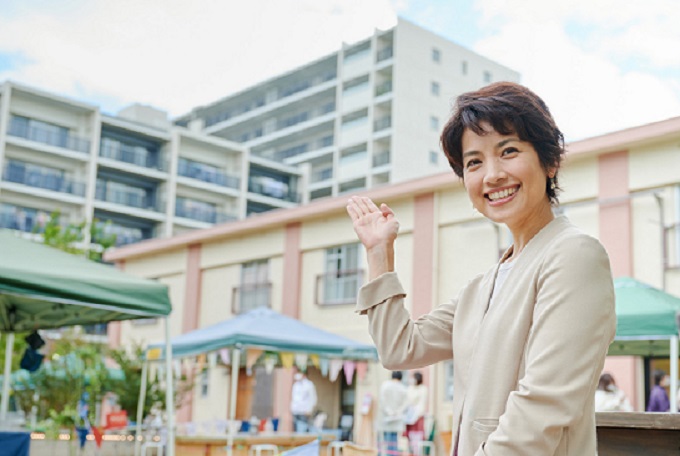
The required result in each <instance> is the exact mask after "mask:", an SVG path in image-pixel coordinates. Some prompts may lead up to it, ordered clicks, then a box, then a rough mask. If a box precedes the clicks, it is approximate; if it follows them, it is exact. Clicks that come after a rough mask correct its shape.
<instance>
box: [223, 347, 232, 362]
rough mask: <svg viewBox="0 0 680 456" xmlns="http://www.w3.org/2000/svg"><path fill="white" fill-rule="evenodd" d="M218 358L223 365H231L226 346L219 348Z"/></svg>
mask: <svg viewBox="0 0 680 456" xmlns="http://www.w3.org/2000/svg"><path fill="white" fill-rule="evenodd" d="M220 360H221V361H222V364H224V365H225V366H229V365H231V356H229V349H228V348H223V349H221V350H220Z"/></svg>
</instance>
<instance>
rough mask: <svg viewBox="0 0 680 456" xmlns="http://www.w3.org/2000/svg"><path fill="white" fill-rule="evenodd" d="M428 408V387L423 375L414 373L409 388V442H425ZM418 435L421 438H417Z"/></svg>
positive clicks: (407, 411)
mask: <svg viewBox="0 0 680 456" xmlns="http://www.w3.org/2000/svg"><path fill="white" fill-rule="evenodd" d="M426 408H427V386H425V385H423V374H422V373H420V372H417V371H416V372H414V373H413V374H412V376H411V380H410V382H409V386H408V408H407V409H406V418H405V422H406V431H405V432H404V434H405V435H406V437H408V439H409V441H411V442H412V443H413V441H417V440H423V438H424V436H425V409H426ZM416 433H418V434H419V437H416V436H415V435H416Z"/></svg>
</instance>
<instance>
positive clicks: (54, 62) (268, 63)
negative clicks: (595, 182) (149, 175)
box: [0, 0, 680, 140]
mask: <svg viewBox="0 0 680 456" xmlns="http://www.w3.org/2000/svg"><path fill="white" fill-rule="evenodd" d="M2 4H3V6H2V9H0V81H3V80H6V79H11V80H13V81H15V82H19V83H23V84H25V85H29V86H33V87H37V88H41V89H43V90H47V91H50V92H55V93H58V94H61V95H64V96H68V97H72V98H75V99H77V100H79V101H83V102H87V103H91V104H94V105H97V106H100V107H101V108H102V110H103V111H104V112H107V113H115V112H117V111H118V110H119V109H121V108H122V107H124V106H126V105H128V104H130V103H133V102H139V103H144V104H150V105H153V106H156V107H159V108H161V109H164V110H166V111H168V112H169V113H170V115H171V116H178V115H181V114H184V113H186V112H187V111H188V110H190V109H191V108H192V107H195V106H198V105H202V104H206V103H210V102H212V101H214V100H216V99H219V98H221V97H223V96H225V95H228V94H229V93H232V92H235V91H237V90H240V89H243V88H245V87H248V86H250V85H252V84H255V83H257V82H258V81H261V80H263V79H266V78H269V77H271V76H274V75H276V74H278V73H281V72H283V71H286V70H289V69H292V68H295V67H296V66H299V65H301V64H303V63H305V62H308V61H310V60H313V59H315V58H317V57H320V56H322V55H325V54H328V53H330V52H333V51H335V50H337V49H338V48H339V47H340V45H341V43H342V42H343V41H347V42H352V41H356V40H359V39H361V38H364V37H366V36H368V35H369V34H371V33H373V31H374V29H375V28H379V29H385V28H388V27H390V26H392V25H394V23H395V22H396V18H397V16H401V17H403V18H405V19H408V20H410V21H412V22H415V23H416V24H418V25H420V26H422V27H424V28H427V29H429V30H431V31H433V32H435V33H437V34H440V35H443V36H445V37H447V38H449V39H450V40H452V41H454V42H456V43H458V44H460V45H462V46H465V47H468V48H471V49H473V50H474V51H476V52H478V53H480V54H482V55H484V56H486V57H488V58H491V59H492V60H495V61H497V62H499V63H502V64H504V65H507V66H509V67H510V68H512V69H514V70H517V71H519V72H520V74H521V82H522V83H524V84H526V85H527V86H529V87H530V88H532V89H533V90H535V91H536V92H537V93H538V94H539V95H541V97H543V98H544V99H545V101H546V102H547V103H548V105H549V106H550V108H551V110H552V112H553V114H554V116H555V117H556V119H557V122H558V124H559V125H560V126H561V128H562V129H563V130H564V132H565V134H566V136H567V139H568V140H575V139H580V138H584V137H589V136H594V135H598V134H603V133H606V132H610V131H614V130H618V129H622V128H626V127H631V126H635V125H641V124H644V123H648V122H653V121H658V120H662V119H666V118H669V117H675V116H680V51H678V49H680V27H678V26H677V24H680V8H679V7H678V5H677V1H676V0H646V1H645V2H644V4H642V3H641V2H621V1H620V0H561V1H560V2H550V1H545V0H468V1H463V0H448V1H444V0H432V1H416V0H248V1H242V0H222V1H216V0H194V1H192V2H187V1H185V0H116V1H115V2H111V1H109V0H61V1H59V2H54V1H49V0H3V1H2ZM640 5H643V6H640Z"/></svg>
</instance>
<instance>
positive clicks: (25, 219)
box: [0, 204, 68, 233]
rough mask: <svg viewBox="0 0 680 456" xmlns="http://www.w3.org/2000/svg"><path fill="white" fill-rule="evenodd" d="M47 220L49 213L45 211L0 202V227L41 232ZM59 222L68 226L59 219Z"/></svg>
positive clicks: (27, 231) (62, 225)
mask: <svg viewBox="0 0 680 456" xmlns="http://www.w3.org/2000/svg"><path fill="white" fill-rule="evenodd" d="M48 220H49V215H48V214H47V213H46V212H43V211H37V210H35V209H31V208H27V207H21V206H14V205H12V204H0V228H7V229H10V230H19V231H24V232H26V233H42V232H43V231H44V229H45V224H46V223H47V221H48ZM59 224H60V225H61V227H62V228H66V227H67V226H68V224H67V223H64V222H63V221H62V220H61V219H60V223H59Z"/></svg>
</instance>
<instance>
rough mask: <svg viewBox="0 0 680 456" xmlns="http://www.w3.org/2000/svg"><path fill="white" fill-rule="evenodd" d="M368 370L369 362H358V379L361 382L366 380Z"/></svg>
mask: <svg viewBox="0 0 680 456" xmlns="http://www.w3.org/2000/svg"><path fill="white" fill-rule="evenodd" d="M367 371H368V363H367V362H365V361H359V362H357V379H358V380H359V381H361V382H363V381H364V380H366V372H367Z"/></svg>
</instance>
